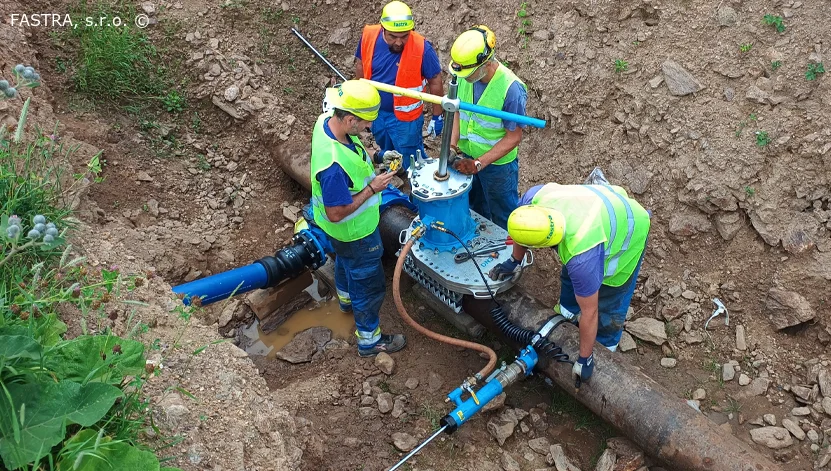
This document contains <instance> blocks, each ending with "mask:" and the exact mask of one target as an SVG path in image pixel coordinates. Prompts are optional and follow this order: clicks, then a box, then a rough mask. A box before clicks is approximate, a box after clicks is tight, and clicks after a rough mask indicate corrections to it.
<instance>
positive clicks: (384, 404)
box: [376, 392, 393, 414]
mask: <svg viewBox="0 0 831 471" xmlns="http://www.w3.org/2000/svg"><path fill="white" fill-rule="evenodd" d="M376 400H377V401H378V411H379V412H381V413H382V414H387V413H389V412H390V411H392V407H393V401H392V394H390V393H388V392H384V393H381V394H379V395H378V398H377V399H376Z"/></svg>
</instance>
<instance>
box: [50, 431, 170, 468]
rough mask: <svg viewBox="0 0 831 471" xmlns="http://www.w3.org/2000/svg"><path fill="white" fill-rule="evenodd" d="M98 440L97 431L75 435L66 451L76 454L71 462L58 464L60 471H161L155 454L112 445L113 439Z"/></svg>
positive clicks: (132, 447) (122, 443)
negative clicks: (70, 449) (73, 451)
mask: <svg viewBox="0 0 831 471" xmlns="http://www.w3.org/2000/svg"><path fill="white" fill-rule="evenodd" d="M97 439H98V435H97V434H96V433H95V431H94V430H82V431H80V432H78V433H77V434H75V436H74V437H72V438H71V439H70V440H69V441H68V442H67V447H72V448H75V453H73V455H72V456H70V457H69V458H71V459H66V460H64V461H61V462H60V463H58V471H70V470H73V471H121V470H128V469H129V470H130V471H159V459H158V458H156V455H154V454H153V453H151V452H149V451H143V450H139V449H138V448H136V447H134V446H130V445H129V444H127V443H124V442H113V441H112V439H111V438H110V437H102V438H101V440H100V441H99V440H97ZM96 441H98V443H97V444H96ZM79 455H81V457H80V459H78V456H79Z"/></svg>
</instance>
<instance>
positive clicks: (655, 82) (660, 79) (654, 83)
mask: <svg viewBox="0 0 831 471" xmlns="http://www.w3.org/2000/svg"><path fill="white" fill-rule="evenodd" d="M662 83H664V76H663V75H656V76H655V77H652V79H651V80H649V88H653V89H655V88H658V87H660V86H661V84H662Z"/></svg>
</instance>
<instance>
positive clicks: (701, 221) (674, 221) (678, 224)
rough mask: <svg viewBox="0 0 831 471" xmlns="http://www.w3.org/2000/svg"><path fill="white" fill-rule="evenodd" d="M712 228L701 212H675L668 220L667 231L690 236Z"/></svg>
mask: <svg viewBox="0 0 831 471" xmlns="http://www.w3.org/2000/svg"><path fill="white" fill-rule="evenodd" d="M712 228H713V225H712V224H710V220H709V219H707V216H705V215H704V214H701V213H675V214H673V215H672V217H671V218H670V220H669V232H670V233H671V234H675V235H677V236H681V237H690V236H693V235H695V234H697V233H699V232H709V231H710V230H711V229H712Z"/></svg>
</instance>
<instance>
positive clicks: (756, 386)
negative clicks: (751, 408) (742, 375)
mask: <svg viewBox="0 0 831 471" xmlns="http://www.w3.org/2000/svg"><path fill="white" fill-rule="evenodd" d="M768 386H770V380H769V379H768V378H756V379H754V380H753V381H751V382H750V384H749V385H748V386H747V387H745V388H744V389H743V390H741V391H740V392H739V393H738V394H736V399H737V400H739V399H747V398H749V397H754V396H763V395H764V394H765V393H766V392H767V391H768Z"/></svg>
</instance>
